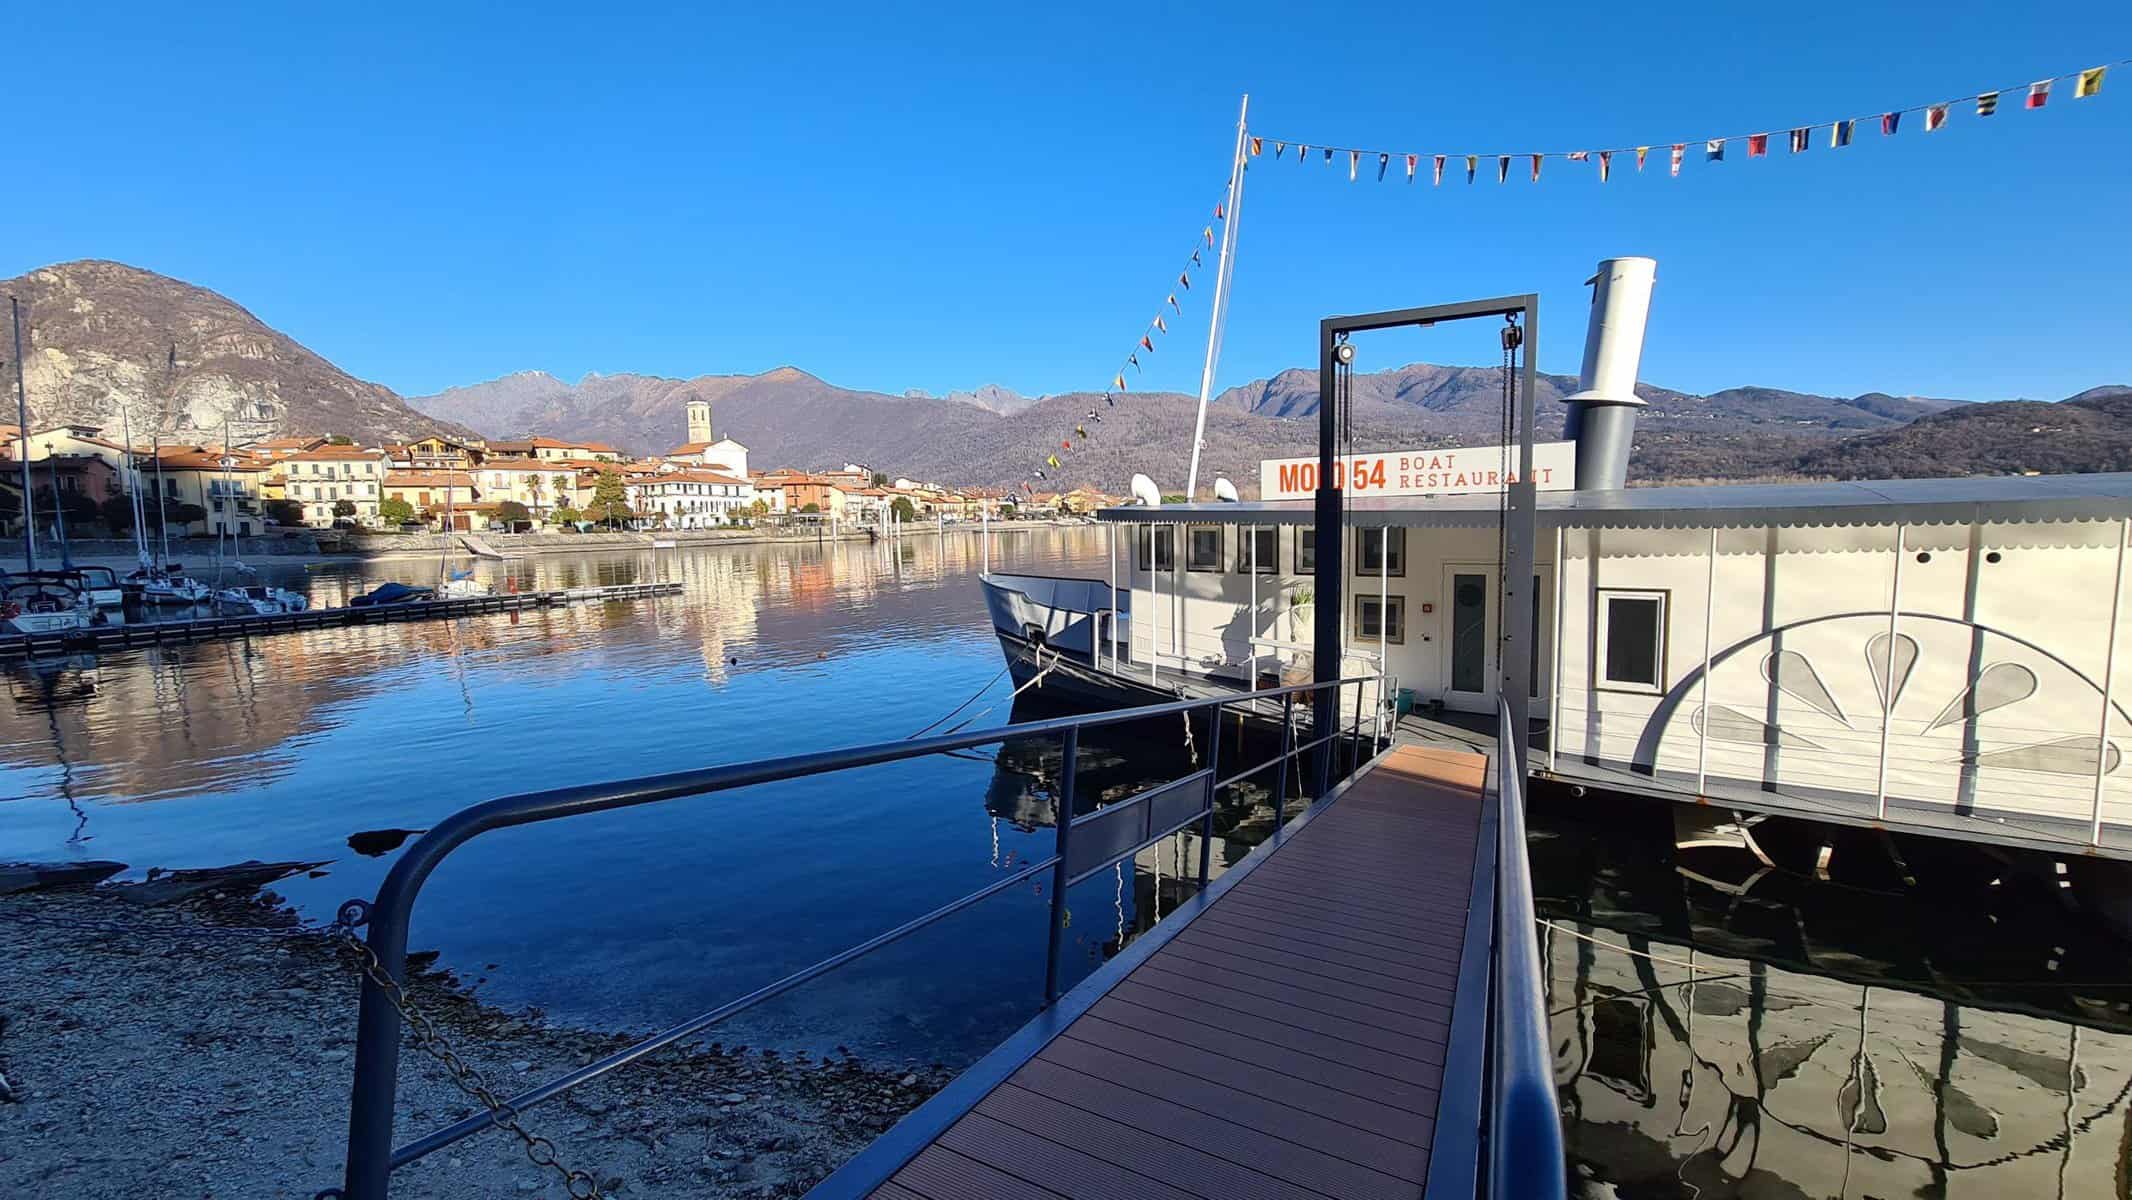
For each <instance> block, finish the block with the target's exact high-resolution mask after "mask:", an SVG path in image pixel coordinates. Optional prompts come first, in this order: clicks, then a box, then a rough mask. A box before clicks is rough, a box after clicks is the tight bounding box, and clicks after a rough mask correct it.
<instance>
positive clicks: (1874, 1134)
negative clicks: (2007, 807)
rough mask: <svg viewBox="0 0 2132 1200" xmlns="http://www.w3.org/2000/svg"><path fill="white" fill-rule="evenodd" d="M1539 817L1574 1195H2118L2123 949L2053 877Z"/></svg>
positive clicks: (2127, 1033)
mask: <svg viewBox="0 0 2132 1200" xmlns="http://www.w3.org/2000/svg"><path fill="white" fill-rule="evenodd" d="M1534 835H1535V841H1534V847H1533V850H1534V872H1535V877H1536V886H1537V887H1538V889H1539V890H1540V892H1541V894H1542V896H1543V900H1542V905H1541V908H1542V919H1543V926H1542V929H1541V937H1542V948H1543V956H1544V959H1545V961H1546V963H1547V966H1548V971H1549V982H1550V1006H1551V1009H1552V1012H1553V1027H1554V1034H1555V1070H1556V1081H1557V1084H1558V1085H1559V1087H1560V1089H1561V1092H1562V1100H1563V1106H1564V1113H1563V1122H1564V1129H1565V1133H1566V1140H1567V1149H1568V1153H1569V1156H1570V1161H1571V1166H1572V1169H1573V1173H1574V1175H1575V1177H1576V1178H1577V1179H1578V1181H1579V1184H1578V1186H1579V1188H1580V1190H1581V1194H1584V1195H1590V1196H1614V1195H1636V1196H1682V1197H1698V1198H1710V1197H1729V1196H1742V1197H1747V1196H1757V1197H1758V1196H1891V1195H1917V1196H1954V1195H1973V1196H2002V1195H2023V1196H2028V1195H2039V1196H2104V1195H2109V1196H2123V1195H2125V1194H2126V1179H2125V1175H2124V1164H2125V1163H2126V1162H2127V1161H2132V1112H2128V1107H2127V1097H2128V1094H2132V1014H2128V1009H2127V1005H2126V998H2127V997H2128V996H2132V972H2128V971H2127V969H2126V967H2125V963H2124V954H2123V948H2122V945H2121V943H2119V942H2117V941H2116V939H2114V938H2113V937H2111V936H2110V935H2109V934H2108V933H2107V932H2106V931H2104V930H2101V929H2100V928H2089V927H2087V926H2085V925H2084V924H2083V923H2082V921H2081V920H2080V919H2079V918H2078V917H2077V916H2075V915H2073V914H2069V913H2067V912H2065V911H2064V910H2063V909H2061V908H2060V907H2059V905H2058V903H2057V900H2056V897H2055V896H2053V895H2052V894H2051V893H2050V890H2049V889H2046V888H2042V887H2028V886H2024V885H2020V884H2019V883H2018V881H2009V882H2011V883H2012V886H2008V887H2003V888H1999V889H1993V890H1992V891H1991V892H1990V893H1989V894H1984V895H1971V894H1962V893H1958V892H1944V893H1924V894H1920V893H1919V891H1918V890H1917V889H1914V888H1905V889H1902V890H1899V891H1886V892H1881V891H1868V890H1865V889H1860V888H1855V887H1846V886H1842V885H1838V884H1832V883H1828V882H1826V881H1819V880H1813V879H1806V878H1802V877H1798V876H1786V875H1782V874H1774V873H1769V874H1760V875H1758V874H1756V873H1755V872H1751V871H1729V870H1728V869H1727V866H1726V864H1724V863H1722V862H1721V861H1720V862H1713V861H1711V856H1709V855H1707V854H1705V853H1703V852H1698V851H1682V852H1679V853H1678V854H1677V855H1676V854H1675V853H1674V852H1673V851H1672V850H1671V845H1670V839H1669V838H1665V837H1664V829H1663V827H1662V826H1659V825H1644V824H1641V823H1639V822H1637V821H1635V820H1629V821H1626V822H1622V821H1616V822H1610V823H1607V824H1604V825H1602V824H1599V823H1596V822H1594V821H1592V820H1591V819H1590V815H1589V813H1588V812H1574V811H1565V809H1564V808H1560V807H1557V808H1553V809H1548V808H1542V809H1541V810H1540V811H1539V813H1538V814H1536V820H1535V822H1534ZM2009 875H2011V872H2009Z"/></svg>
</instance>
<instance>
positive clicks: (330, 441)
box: [326, 433, 355, 446]
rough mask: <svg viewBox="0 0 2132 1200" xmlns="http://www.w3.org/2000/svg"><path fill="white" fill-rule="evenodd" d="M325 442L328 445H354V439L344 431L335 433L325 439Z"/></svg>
mask: <svg viewBox="0 0 2132 1200" xmlns="http://www.w3.org/2000/svg"><path fill="white" fill-rule="evenodd" d="M326 444H327V445H329V446H353V445H355V439H354V438H352V437H349V436H348V435H347V434H345V433H336V434H333V435H332V436H330V437H328V438H327V439H326Z"/></svg>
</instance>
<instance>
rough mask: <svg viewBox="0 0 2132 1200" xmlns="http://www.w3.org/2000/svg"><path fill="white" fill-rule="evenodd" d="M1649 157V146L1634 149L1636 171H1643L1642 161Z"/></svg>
mask: <svg viewBox="0 0 2132 1200" xmlns="http://www.w3.org/2000/svg"><path fill="white" fill-rule="evenodd" d="M1649 157H1651V148H1650V147H1649V146H1638V147H1636V169H1637V170H1638V171H1642V170H1643V160H1644V159H1647V158H1649Z"/></svg>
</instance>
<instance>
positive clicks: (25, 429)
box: [7, 296, 58, 571]
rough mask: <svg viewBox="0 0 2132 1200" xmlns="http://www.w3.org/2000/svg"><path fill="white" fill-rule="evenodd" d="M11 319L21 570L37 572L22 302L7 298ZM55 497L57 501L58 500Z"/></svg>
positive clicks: (11, 297)
mask: <svg viewBox="0 0 2132 1200" xmlns="http://www.w3.org/2000/svg"><path fill="white" fill-rule="evenodd" d="M7 312H8V317H9V318H10V319H11V320H12V321H13V322H14V327H15V420H16V422H17V424H16V426H15V434H16V442H15V449H16V450H18V451H20V453H21V457H22V569H23V570H25V571H34V570H36V569H37V524H36V522H35V521H33V520H31V518H30V510H31V504H30V399H29V392H28V391H27V390H26V389H24V387H23V385H22V302H21V301H20V300H17V299H16V298H15V297H13V296H9V297H8V298H7ZM57 498H58V497H57V495H56V494H55V495H54V499H57Z"/></svg>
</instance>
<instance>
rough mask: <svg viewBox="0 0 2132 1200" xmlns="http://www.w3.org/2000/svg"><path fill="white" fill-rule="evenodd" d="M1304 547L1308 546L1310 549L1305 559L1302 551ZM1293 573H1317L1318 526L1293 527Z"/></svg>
mask: <svg viewBox="0 0 2132 1200" xmlns="http://www.w3.org/2000/svg"><path fill="white" fill-rule="evenodd" d="M1305 547H1308V548H1309V551H1310V554H1309V557H1308V559H1307V560H1306V559H1305V557H1304V553H1303V551H1304V548H1305ZM1295 573H1296V574H1298V575H1315V574H1317V573H1318V527H1317V526H1315V525H1298V526H1296V527H1295Z"/></svg>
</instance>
